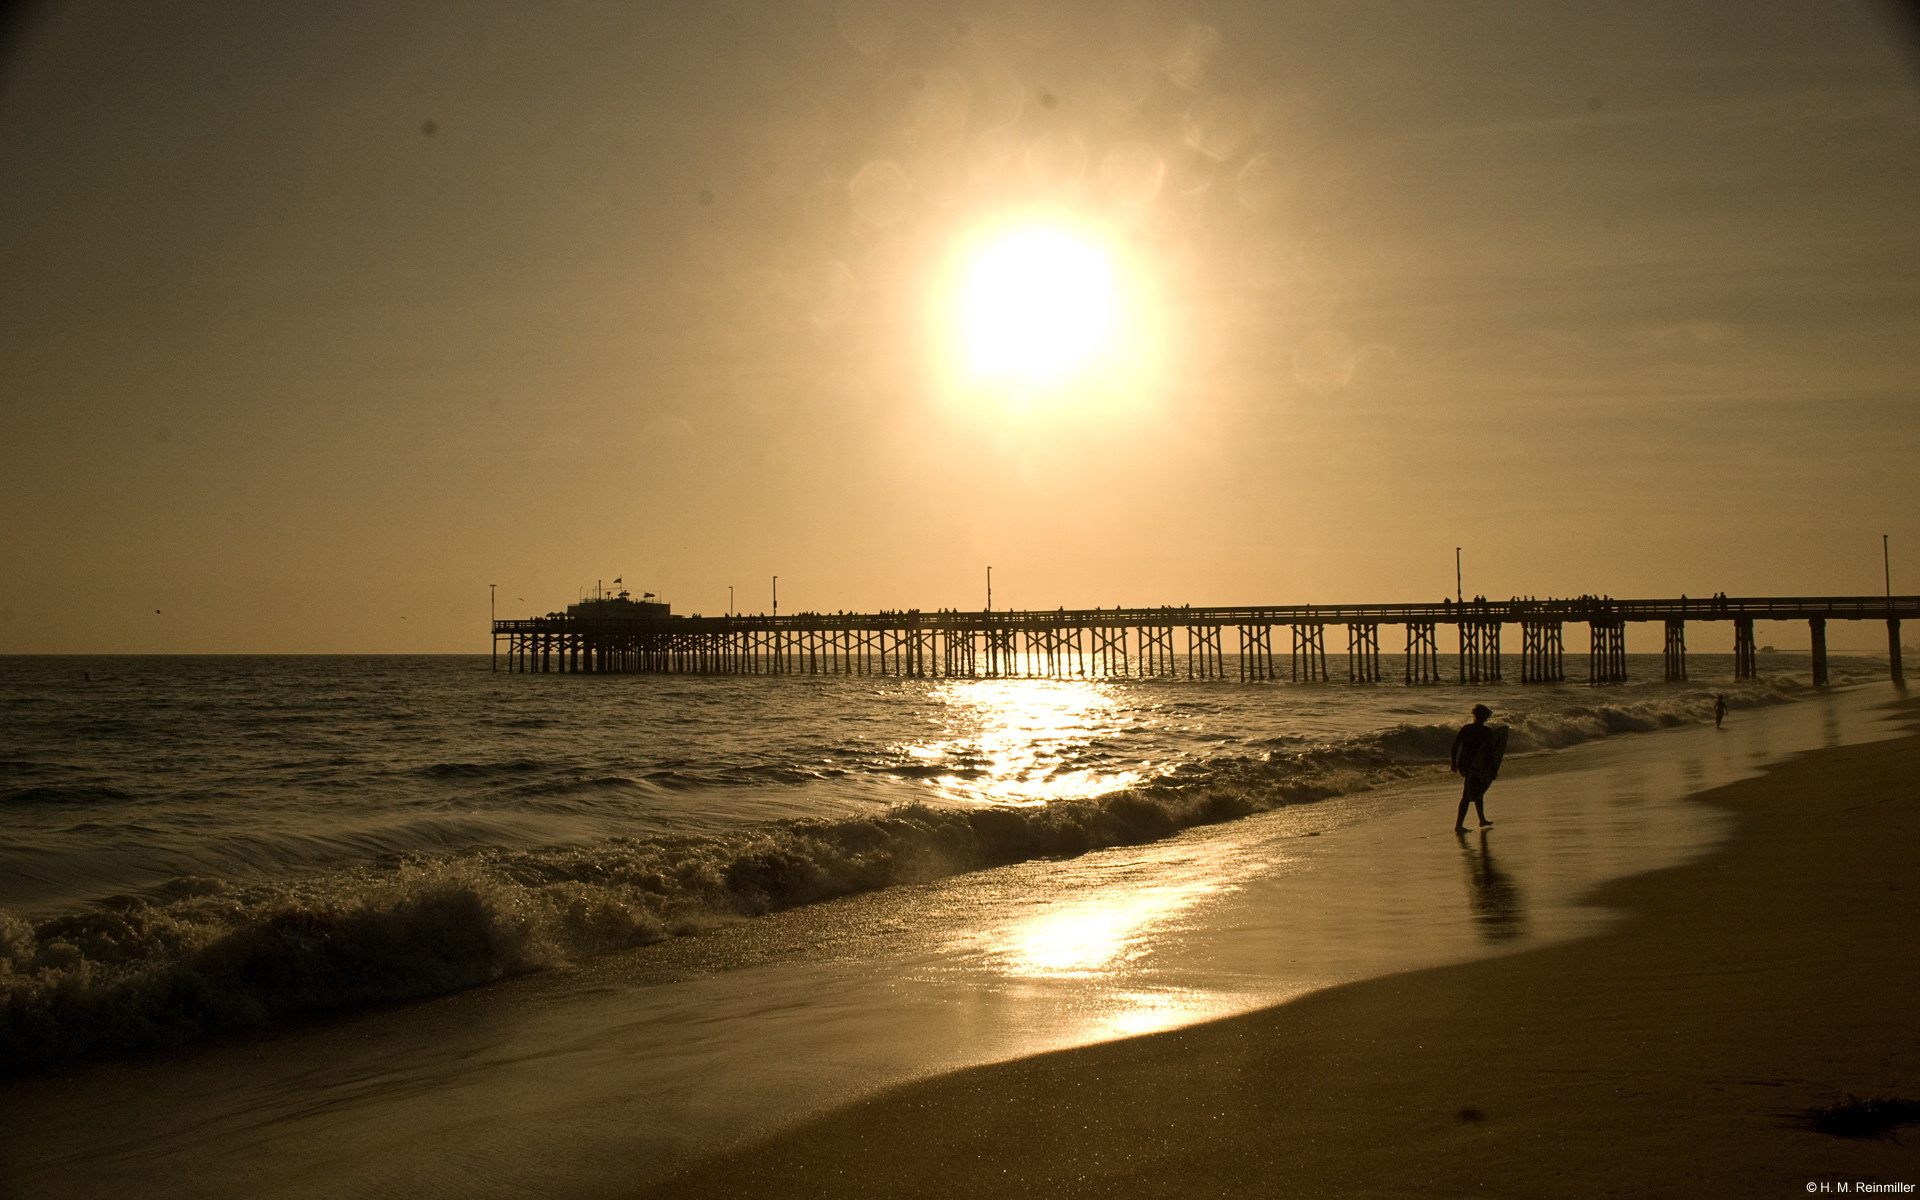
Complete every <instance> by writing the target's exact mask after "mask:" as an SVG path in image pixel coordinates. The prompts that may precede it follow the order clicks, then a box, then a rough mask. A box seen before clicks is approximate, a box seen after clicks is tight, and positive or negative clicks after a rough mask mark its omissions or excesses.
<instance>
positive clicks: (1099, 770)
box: [906, 679, 1142, 805]
mask: <svg viewBox="0 0 1920 1200" xmlns="http://www.w3.org/2000/svg"><path fill="white" fill-rule="evenodd" d="M934 695H935V699H937V700H938V701H939V702H940V703H941V704H942V705H943V707H944V709H945V714H946V716H945V720H946V725H947V729H948V732H949V734H950V736H949V737H946V738H943V739H940V740H938V741H933V742H925V743H920V744H918V745H913V746H909V747H907V748H906V752H907V754H908V755H909V756H910V757H912V758H916V759H920V760H922V761H924V762H926V763H928V764H929V765H932V764H939V763H951V764H953V765H954V766H955V768H956V770H954V771H953V772H952V773H951V774H944V775H935V776H933V778H932V783H933V785H934V786H935V787H936V788H938V789H939V790H940V791H941V792H943V793H945V794H946V795H947V796H948V797H951V798H953V799H958V800H969V801H974V802H984V803H991V804H1017V805H1039V804H1045V803H1048V802H1049V801H1053V800H1072V799H1080V798H1086V797H1091V796H1098V795H1102V794H1104V793H1106V792H1111V791H1114V790H1115V789H1117V788H1124V787H1129V786H1131V785H1133V784H1135V783H1138V782H1139V781H1140V779H1141V777H1142V772H1141V771H1140V770H1139V769H1138V767H1139V766H1140V765H1141V764H1135V765H1133V766H1129V767H1122V766H1119V765H1118V764H1107V763H1099V764H1096V763H1094V762H1090V761H1087V760H1088V757H1089V756H1088V753H1087V751H1088V749H1089V748H1090V746H1091V745H1092V744H1093V743H1096V742H1098V741H1100V740H1102V739H1105V738H1108V737H1111V736H1114V735H1117V734H1119V733H1121V732H1122V730H1123V725H1124V722H1123V720H1122V718H1123V717H1124V716H1125V715H1126V713H1125V710H1124V709H1123V707H1122V704H1121V702H1120V700H1119V699H1118V698H1117V697H1116V696H1115V695H1114V694H1113V693H1112V692H1110V691H1109V690H1107V689H1105V688H1103V687H1101V686H1100V685H1097V684H1093V683H1082V682H1077V681H1070V680H1053V679H996V680H979V681H968V682H964V683H954V684H951V685H948V686H945V687H942V688H940V689H938V690H937V691H936V692H935V694H934Z"/></svg>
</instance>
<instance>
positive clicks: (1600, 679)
mask: <svg viewBox="0 0 1920 1200" xmlns="http://www.w3.org/2000/svg"><path fill="white" fill-rule="evenodd" d="M1916 618H1920V596H1796V597H1780V596H1768V597H1740V598H1733V597H1724V596H1715V597H1711V598H1706V599H1688V598H1687V597H1685V596H1682V597H1680V598H1678V599H1675V600H1613V599H1608V598H1590V597H1582V598H1578V599H1567V600H1532V599H1516V600H1504V601H1487V600H1469V601H1466V602H1464V603H1453V602H1451V601H1442V602H1441V603H1438V604H1329V605H1319V604H1310V605H1273V606H1259V607H1249V608H1233V607H1214V608H1191V607H1181V608H1165V607H1162V608H1092V609H1065V608H1061V609H1054V610H1051V611H1028V612H1020V611H1013V612H1006V611H998V612H997V611H992V610H972V611H962V610H957V609H940V610H935V611H932V612H923V611H920V610H917V609H910V610H904V611H896V612H877V613H812V612H804V613H794V614H791V615H787V616H765V615H755V616H744V615H743V616H726V617H698V616H696V617H682V616H673V615H671V614H670V612H669V611H668V608H667V606H666V605H665V604H660V603H640V602H634V601H630V600H627V599H625V598H624V596H622V597H616V598H595V599H592V600H586V601H582V602H581V603H579V604H576V605H573V606H571V607H570V608H569V609H568V610H567V612H565V613H555V614H551V615H549V616H545V617H530V618H522V619H509V620H498V621H495V622H494V623H493V643H494V667H495V669H496V670H498V669H500V668H501V666H502V664H503V662H504V666H505V668H506V669H507V670H509V671H520V672H566V673H573V672H586V673H593V674H633V673H659V674H687V675H897V676H907V677H916V678H958V679H980V678H986V679H996V678H1002V679H1004V678H1074V679H1104V678H1172V677H1179V678H1187V679H1226V678H1230V677H1231V678H1235V679H1239V680H1243V681H1266V680H1283V679H1284V680H1288V681H1291V682H1295V683H1322V682H1330V681H1333V680H1344V681H1345V682H1348V683H1367V684H1371V683H1379V682H1383V681H1385V680H1387V679H1396V680H1398V681H1400V682H1403V683H1406V684H1422V683H1439V682H1445V680H1444V679H1443V676H1442V669H1441V665H1440V642H1441V636H1442V635H1441V633H1440V631H1441V629H1442V628H1443V627H1448V626H1451V627H1452V630H1453V640H1454V641H1455V643H1456V645H1457V646H1458V661H1457V667H1456V670H1455V671H1454V672H1452V673H1451V674H1452V675H1453V676H1454V681H1455V682H1459V683H1499V682H1501V681H1502V680H1504V679H1505V663H1504V661H1503V658H1502V652H1501V636H1502V631H1503V629H1504V628H1505V627H1506V626H1509V625H1517V626H1519V628H1520V635H1521V636H1520V656H1519V657H1520V671H1519V679H1520V682H1522V683H1561V682H1565V681H1566V680H1567V678H1568V675H1567V666H1566V650H1565V644H1566V642H1565V638H1566V632H1565V631H1566V626H1568V625H1574V626H1579V625H1583V624H1584V625H1585V626H1587V630H1588V643H1587V644H1588V651H1587V670H1586V679H1585V682H1587V683H1591V684H1607V683H1622V682H1625V680H1626V677H1627V662H1626V627H1627V625H1628V623H1629V622H1636V621H1657V622H1660V623H1661V624H1662V626H1663V627H1664V632H1665V642H1664V650H1663V653H1662V660H1663V663H1664V666H1665V674H1666V678H1667V679H1668V680H1669V681H1678V680H1684V679H1686V678H1687V632H1688V628H1687V627H1688V626H1689V625H1690V624H1691V625H1701V624H1709V625H1716V626H1718V625H1727V626H1731V632H1732V650H1733V657H1734V675H1735V677H1736V678H1739V679H1751V678H1754V677H1755V676H1756V675H1758V674H1759V667H1760V660H1759V655H1758V652H1757V650H1756V648H1755V646H1754V640H1753V623H1754V622H1755V621H1757V620H1761V621H1805V622H1807V625H1808V629H1809V631H1810V633H1811V638H1812V648H1813V682H1814V684H1815V686H1822V687H1823V686H1825V685H1826V683H1827V640H1826V629H1827V623H1828V622H1829V621H1875V622H1880V621H1884V622H1885V623H1886V628H1887V657H1888V660H1889V667H1890V669H1891V672H1892V676H1893V678H1894V680H1895V681H1896V682H1900V681H1904V673H1903V670H1902V664H1901V658H1900V623H1901V621H1903V620H1911V619H1916ZM1328 626H1343V627H1344V628H1345V637H1344V639H1336V640H1335V642H1334V645H1335V647H1336V650H1335V658H1334V660H1333V661H1332V662H1331V663H1330V662H1329V658H1328V653H1327V627H1328ZM1382 626H1398V627H1399V628H1400V629H1401V631H1402V632H1403V634H1404V646H1405V648H1404V651H1403V654H1402V656H1401V657H1402V660H1403V661H1402V662H1401V663H1398V664H1392V665H1391V666H1389V665H1388V664H1390V663H1391V658H1389V659H1388V662H1387V663H1383V661H1382V650H1381V633H1380V631H1381V627H1382ZM1282 627H1284V629H1285V632H1284V633H1279V634H1276V632H1275V631H1276V630H1278V629H1281V628H1282ZM1342 640H1344V643H1345V647H1346V654H1345V661H1344V663H1342V662H1341V661H1340V660H1339V657H1338V647H1339V646H1340V644H1341V641H1342ZM1510 644H1511V643H1509V645H1510ZM1575 645H1576V646H1577V645H1578V642H1577V641H1576V643H1575ZM503 649H504V651H505V653H504V655H503V654H502V650H503ZM1388 653H1389V654H1391V651H1389V652H1388ZM1395 667H1397V669H1393V668H1395ZM1576 681H1578V677H1577V673H1576Z"/></svg>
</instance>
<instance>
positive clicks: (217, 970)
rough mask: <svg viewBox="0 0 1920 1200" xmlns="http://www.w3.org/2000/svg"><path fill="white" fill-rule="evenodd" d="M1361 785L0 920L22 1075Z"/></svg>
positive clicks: (218, 885)
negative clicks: (52, 1064)
mask: <svg viewBox="0 0 1920 1200" xmlns="http://www.w3.org/2000/svg"><path fill="white" fill-rule="evenodd" d="M1355 786H1364V784H1363V783H1362V781H1359V780H1354V779H1338V778H1334V777H1331V776H1329V775H1327V774H1326V773H1324V772H1319V771H1315V770H1301V769H1299V768H1298V767H1297V766H1290V765H1285V764H1282V765H1279V766H1278V767H1276V765H1275V764H1265V763H1257V762H1253V761H1251V760H1249V761H1244V762H1237V763H1225V764H1221V766H1220V767H1219V769H1216V770H1215V771H1213V772H1211V773H1210V774H1209V775H1208V776H1207V777H1206V778H1205V779H1204V780H1200V781H1194V782H1189V783H1186V784H1184V785H1175V784H1160V785H1156V786H1151V787H1145V788H1140V789H1134V790H1129V791H1124V792H1117V793H1114V794H1111V795H1108V796H1103V797H1100V798H1097V799H1092V800H1072V801H1063V802H1057V803H1053V804H1047V805H1041V806H1035V807H1030V808H1013V807H998V806H994V807H981V808H933V807H927V806H918V805H916V806H908V807H902V808H896V809H891V810H888V811H887V812H885V813H883V814H880V815H876V816H872V817H864V818H853V819H842V820H819V819H812V820H789V821H781V822H773V823H769V824H764V825H759V826H755V827H751V828H749V829H745V830H741V831H737V832H733V833H728V834H722V835H713V836H706V837H684V836H683V837H670V838H656V839H612V840H608V841H603V842H596V843H593V844H590V845H585V846H568V847H551V848H546V849H541V850H515V851H508V850H500V849H488V850H478V851H469V852H464V853H455V854H447V855H439V856H425V855H422V856H415V857H410V858H405V859H401V860H398V861H395V862H391V863H389V864H387V865H385V866H383V867H379V868H372V867H368V868H359V869H355V870H352V871H345V872H339V873H333V874H327V875H321V876H316V877H313V878H311V879H307V880H303V881H300V882H298V883H296V884H292V885H285V886H271V887H269V886H256V887H251V888H243V887H236V886H232V885H228V884H224V883H222V882H220V881H217V880H204V879H196V880H192V881H185V882H181V883H179V884H177V885H176V886H174V887H172V888H170V889H163V890H162V891H161V892H160V893H158V894H156V895H153V896H149V897H134V896H128V897H120V898H117V899H114V900H111V901H108V902H104V903H102V904H100V905H98V906H95V907H93V908H91V909H89V910H87V911H85V912H81V913H76V914H70V915H65V916H61V917H57V918H53V919H50V920H46V921H42V922H39V923H37V924H33V923H28V922H26V921H22V920H20V919H18V918H15V917H12V916H11V915H8V914H4V913H0V993H3V994H4V995H5V996H6V1005H5V1008H4V1011H3V1012H0V1060H4V1061H5V1063H7V1064H8V1065H10V1066H12V1067H14V1068H16V1069H18V1068H24V1067H31V1066H36V1065H43V1064H46V1063H49V1062H54V1061H58V1060H62V1059H68V1058H72V1057H75V1056H81V1055H91V1054H99V1053H110V1052H116V1051H127V1050H135V1049H141V1048H146V1047H152V1046H162V1045H170V1044H176V1043H179V1042H183V1041H186V1040H188V1039H191V1038H193V1037H195V1036H197V1035H200V1034H203V1033H206V1032H210V1031H215V1030H220V1029H230V1028H235V1027H246V1026H260V1025H267V1024H271V1023H273V1022H276V1021H279V1020H283V1019H285V1018H287V1017H291V1016H295V1015H298V1014H301V1013H311V1012H321V1011H329V1010H338V1009H343V1008H350V1007H354V1006H358V1005H363V1004H369V1003H379V1002H390V1001H396V1000H407V999H414V998H419V997H424V996H430V995H436V994H439V993H442V992H446V991H450V990H454V989H457V988H463V987H470V986H473V985H475V984H480V983H486V982H489V981H492V980H495V979H500V978H503V977H505V976H508V975H513V974H518V973H522V972H526V971H531V970H537V969H539V968H542V967H547V966H552V965H555V964H558V963H561V962H565V961H567V960H569V959H574V958H579V957H582V956H585V955H590V954H596V953H603V952H606V951H609V950H615V949H621V948H626V947H632V946H639V945H645V944H647V943H650V942H654V941H659V940H661V939H663V938H666V937H670V936H673V935H675V934H679V933H688V932H692V931H695V930H697V929H700V928H702V927H704V926H708V925H711V924H713V923H715V922H718V921H724V920H729V919H737V918H741V917H749V916H755V915H759V914H762V913H768V912H773V911H777V910H780V909H786V908H792V907H795V906H798V905H803V904H811V903H815V902H818V901H821V900H827V899H831V898H833V897H837V896H844V895H849V894H852V893H855V892H864V891H871V890H874V889H877V888H885V887H892V886H895V885H898V884H904V883H916V882H924V881H926V880H930V879H937V878H940V877H942V876H945V875H951V874H954V873H956V872H961V871H970V870H977V869H980V868H984V867H990V866H997V865H1002V864H1006V863H1012V862H1020V861H1023V860H1027V859H1033V858H1043V857H1065V856H1069V855H1075V854H1080V853H1084V852H1086V851H1088V850H1093V849H1097V848H1100V847H1104V846H1115V845H1127V844H1134V843H1139V842H1146V841H1152V840H1154V839H1157V838H1162V837H1166V836H1169V835H1170V834H1173V833H1175V832H1178V831H1179V830H1181V829H1185V828H1188V827H1191V826H1193V825H1198V824H1204V823H1212V822H1218V821H1224V820H1231V819H1233V818H1236V817H1242V816H1247V815H1249V814H1251V813H1255V812H1261V811H1265V810H1268V809H1272V808H1276V807H1279V806H1280V805H1283V804H1289V803H1299V802H1302V801H1307V800H1313V799H1319V798H1322V797H1324V796H1328V795H1333V794H1335V793H1337V792H1340V791H1348V790H1352V789H1353V788H1354V787H1355Z"/></svg>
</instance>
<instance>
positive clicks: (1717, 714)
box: [1713, 696, 1727, 729]
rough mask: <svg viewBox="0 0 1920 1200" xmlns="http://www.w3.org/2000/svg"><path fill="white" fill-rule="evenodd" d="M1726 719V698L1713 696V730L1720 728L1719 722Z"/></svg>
mask: <svg viewBox="0 0 1920 1200" xmlns="http://www.w3.org/2000/svg"><path fill="white" fill-rule="evenodd" d="M1726 719H1727V698H1726V697H1725V696H1715V697H1714V698H1713V727H1714V728H1715V729H1718V728H1720V722H1722V721H1724V720H1726Z"/></svg>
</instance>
